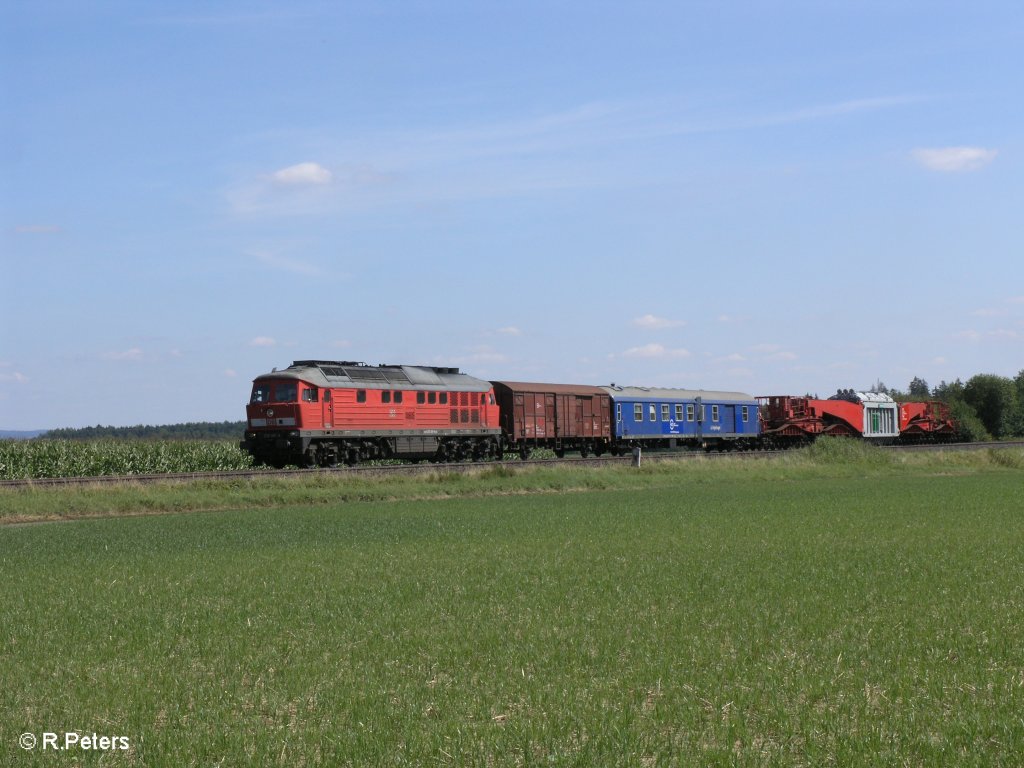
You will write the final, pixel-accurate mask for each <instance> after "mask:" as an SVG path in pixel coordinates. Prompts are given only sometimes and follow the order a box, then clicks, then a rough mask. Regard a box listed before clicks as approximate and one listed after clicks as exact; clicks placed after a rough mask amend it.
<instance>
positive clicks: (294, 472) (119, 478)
mask: <svg viewBox="0 0 1024 768" xmlns="http://www.w3.org/2000/svg"><path fill="white" fill-rule="evenodd" d="M879 449H880V450H887V451H898V452H903V451H911V452H914V451H980V450H989V449H1024V441H1013V442H984V443H947V444H942V445H893V446H879ZM780 453H781V452H780V451H778V450H760V451H744V452H739V453H737V452H714V453H706V452H703V451H672V452H667V451H665V452H648V453H644V454H643V458H642V461H644V462H649V461H659V462H662V461H692V460H696V459H711V460H714V459H725V458H734V459H753V458H764V457H766V456H772V455H778V454H780ZM631 462H633V457H632V456H629V457H626V456H602V457H590V458H586V459H581V458H571V459H559V458H553V459H528V460H525V461H523V460H520V459H516V460H511V461H501V462H495V461H488V462H462V463H451V464H411V463H409V464H382V465H365V464H364V465H360V466H354V467H334V468H314V469H270V468H261V469H240V470H230V471H217V472H177V473H160V474H146V475H142V474H140V475H94V476H90V477H44V478H23V479H15V480H0V488H27V487H39V488H53V487H61V486H98V485H119V484H122V485H123V484H132V483H136V484H147V483H188V482H199V481H211V480H225V481H228V480H248V479H252V478H262V477H290V478H302V477H320V476H324V475H326V476H332V477H335V476H336V477H358V476H378V477H379V476H386V475H418V474H432V473H438V472H474V471H483V470H487V469H491V468H494V467H507V468H511V469H515V468H517V467H554V466H586V467H601V466H622V465H627V464H630V463H631Z"/></svg>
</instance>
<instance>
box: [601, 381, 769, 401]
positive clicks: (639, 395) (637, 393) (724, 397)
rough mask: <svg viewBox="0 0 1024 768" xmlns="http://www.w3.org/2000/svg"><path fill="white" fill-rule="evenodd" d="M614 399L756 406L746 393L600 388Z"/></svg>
mask: <svg viewBox="0 0 1024 768" xmlns="http://www.w3.org/2000/svg"><path fill="white" fill-rule="evenodd" d="M601 389H603V390H604V391H605V392H607V393H608V394H609V395H611V396H612V397H614V398H621V399H623V400H643V401H648V400H696V399H697V398H698V397H699V398H700V399H701V400H702V401H708V402H723V403H730V402H737V403H739V402H742V403H750V404H756V402H757V401H756V399H755V398H754V396H753V395H748V394H747V393H746V392H719V391H715V390H710V389H670V388H665V387H617V386H615V385H612V386H610V387H601Z"/></svg>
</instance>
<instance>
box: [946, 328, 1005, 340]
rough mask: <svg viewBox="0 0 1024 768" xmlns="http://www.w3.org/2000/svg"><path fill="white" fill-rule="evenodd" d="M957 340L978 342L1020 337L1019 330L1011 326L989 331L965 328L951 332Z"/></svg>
mask: <svg viewBox="0 0 1024 768" xmlns="http://www.w3.org/2000/svg"><path fill="white" fill-rule="evenodd" d="M953 338H954V339H956V340H957V341H969V342H972V343H978V342H980V341H986V340H987V341H1017V340H1018V339H1020V338H1022V334H1021V332H1020V331H1015V330H1013V329H1011V328H995V329H993V330H990V331H977V330H973V329H971V330H966V331H959V332H958V333H954V334H953Z"/></svg>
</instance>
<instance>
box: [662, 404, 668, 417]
mask: <svg viewBox="0 0 1024 768" xmlns="http://www.w3.org/2000/svg"><path fill="white" fill-rule="evenodd" d="M668 413H669V411H668V403H662V404H661V420H662V421H668V419H669V415H668Z"/></svg>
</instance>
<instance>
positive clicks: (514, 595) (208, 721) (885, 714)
mask: <svg viewBox="0 0 1024 768" xmlns="http://www.w3.org/2000/svg"><path fill="white" fill-rule="evenodd" d="M847 450H848V449H847V448H846V447H829V446H824V447H822V448H820V449H818V450H817V451H816V452H810V453H806V454H802V455H796V454H794V455H792V456H784V457H777V458H775V459H772V460H768V461H761V460H757V461H754V462H752V463H751V462H742V463H735V464H734V463H732V462H726V464H725V465H723V464H718V463H710V462H707V463H705V462H700V463H699V464H696V465H695V464H689V463H686V464H680V465H670V466H655V465H650V466H649V467H645V468H644V469H643V470H641V471H639V472H637V471H628V472H627V471H622V472H618V471H614V472H602V473H593V472H589V471H588V472H571V471H565V470H558V471H548V470H542V471H529V472H522V473H520V472H514V473H510V472H508V471H507V470H493V469H492V470H487V471H484V472H482V473H481V474H480V475H477V476H474V477H462V476H447V475H439V476H437V477H436V478H434V479H432V480H429V481H423V480H415V481H403V482H402V483H399V484H394V483H393V481H361V482H365V483H366V486H365V487H364V488H361V489H358V490H354V491H352V492H353V493H355V494H359V495H361V496H362V497H365V498H364V500H358V499H359V496H358V495H357V496H355V497H350V498H347V499H346V500H345V502H344V503H339V497H340V496H341V495H343V493H345V490H344V488H345V484H344V483H336V484H334V486H333V487H332V488H328V487H323V488H321V487H319V486H317V487H315V488H313V489H312V490H302V489H299V488H295V487H291V485H290V484H283V485H282V486H281V488H280V490H278V491H273V490H272V489H274V488H276V487H277V485H278V484H277V483H271V484H270V485H269V486H264V485H258V484H254V485H252V486H250V487H248V488H246V489H241V490H242V491H244V492H245V493H246V494H250V493H251V494H253V497H256V496H258V494H259V493H260V492H270V493H279V494H280V496H279V498H277V499H272V500H270V501H269V502H267V504H268V506H260V507H259V508H248V502H247V501H243V502H240V507H241V506H245V507H246V508H245V509H241V508H240V509H237V510H233V511H223V512H216V513H211V514H203V515H163V516H159V517H149V518H122V519H109V520H85V521H80V522H77V523H75V524H70V525H35V526H8V527H4V528H0V570H2V573H3V579H2V580H0V668H2V669H3V670H4V681H3V683H4V684H3V686H0V723H2V726H0V755H2V756H4V758H6V759H5V760H4V763H5V764H10V765H15V764H17V765H44V764H45V765H48V766H52V765H68V764H71V763H72V762H73V761H75V760H83V759H85V760H86V761H87V762H88V761H89V760H93V761H95V762H96V764H100V762H102V764H109V765H168V766H170V765H175V766H178V765H215V764H222V765H289V766H292V765H332V766H333V765H382V764H394V765H424V764H453V765H541V764H543V765H551V764H554V765H581V766H582V765H586V766H590V765H642V766H658V765H681V766H685V765H765V764H774V765H843V766H848V765H893V764H899V765H957V766H960V765H979V766H981V765H999V764H1013V763H1015V762H1016V761H1017V759H1018V758H1019V755H1020V754H1022V750H1024V722H1022V719H1021V715H1020V712H1021V711H1024V642H1022V639H1021V631H1020V627H1021V626H1024V585H1022V583H1021V580H1020V577H1019V574H1020V573H1021V572H1024V546H1022V545H1024V524H1022V520H1021V514H1022V513H1021V510H1022V509H1024V504H1022V502H1024V486H1022V483H1021V479H1022V476H1021V472H1020V469H1021V466H1022V459H1021V456H1020V455H1019V453H1020V452H1016V453H1013V454H1007V455H1005V456H997V457H994V456H995V454H993V455H986V456H981V457H978V456H970V457H957V456H947V457H943V458H931V459H928V460H927V462H925V460H923V459H917V458H915V459H914V460H913V461H911V460H904V459H898V458H894V457H888V456H887V455H885V454H881V453H879V452H870V451H869V452H861V453H858V454H857V456H855V457H854V458H855V461H854V463H852V464H850V463H846V462H847V461H848V460H849V458H850V457H849V456H846V455H844V454H843V452H844V451H847ZM598 474H599V475H600V476H598ZM264 482H265V481H264ZM570 489H582V490H584V491H585V492H578V493H577V492H564V491H567V490H570ZM122 490H123V492H125V493H127V492H128V491H127V490H124V489H122ZM138 490H141V491H142V492H148V489H138ZM547 491H563V492H559V493H552V492H547ZM108 492H109V491H102V492H99V491H98V492H97V493H108ZM167 492H168V493H171V494H173V493H180V492H192V491H189V486H182V487H174V488H170V489H167ZM237 492H240V490H239V489H233V490H232V491H231V492H230V493H231V494H234V493H237ZM34 493H40V494H43V495H45V494H48V493H51V492H50V491H39V492H23V491H19V492H16V494H10V495H8V494H5V496H4V498H5V502H4V503H7V501H9V499H10V498H11V497H20V496H21V495H23V494H24V495H26V496H31V495H32V494H34ZM303 493H306V494H310V495H307V496H302V495H301V494H303ZM331 493H333V494H334V498H333V500H331V498H330V496H329V494H331ZM58 495H59V494H58ZM439 497H444V499H443V500H438V498H439ZM247 498H248V497H247ZM393 499H403V501H401V503H395V501H393ZM206 503H207V502H205V501H202V502H199V504H198V506H197V507H196V508H206V507H204V506H203V505H204V504H206ZM65 730H77V731H79V732H81V733H90V734H91V733H94V732H95V733H98V734H99V735H103V734H107V735H117V736H125V737H127V738H128V739H129V740H130V744H131V748H130V749H129V750H125V751H109V752H106V753H104V754H103V755H95V754H93V755H84V756H83V754H82V753H81V752H74V751H72V752H68V753H59V754H58V753H53V752H49V753H46V752H41V751H39V750H38V749H37V750H34V751H32V752H23V751H22V750H20V749H19V748H18V746H17V742H18V734H21V733H24V732H28V733H36V734H40V733H42V732H43V731H58V732H63V731H65ZM100 758H102V760H100Z"/></svg>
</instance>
